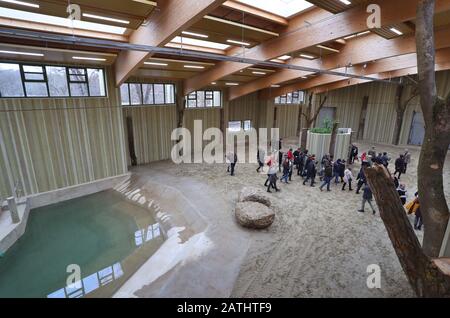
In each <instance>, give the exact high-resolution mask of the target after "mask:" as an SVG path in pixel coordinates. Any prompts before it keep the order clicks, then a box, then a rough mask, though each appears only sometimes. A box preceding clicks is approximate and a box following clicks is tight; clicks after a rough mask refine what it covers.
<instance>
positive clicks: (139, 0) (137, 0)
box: [133, 0, 158, 7]
mask: <svg viewBox="0 0 450 318" xmlns="http://www.w3.org/2000/svg"><path fill="white" fill-rule="evenodd" d="M133 1H134V2H139V3H143V4H148V5H149V6H153V7H156V6H157V5H158V4H157V3H156V2H155V1H150V0H133Z"/></svg>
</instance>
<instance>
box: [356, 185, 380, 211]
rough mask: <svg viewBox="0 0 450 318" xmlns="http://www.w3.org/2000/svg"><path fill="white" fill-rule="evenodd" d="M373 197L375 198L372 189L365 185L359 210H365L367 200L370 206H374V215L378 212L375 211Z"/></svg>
mask: <svg viewBox="0 0 450 318" xmlns="http://www.w3.org/2000/svg"><path fill="white" fill-rule="evenodd" d="M372 199H373V194H372V190H371V189H370V187H369V186H368V185H366V186H365V187H364V193H363V200H362V206H361V210H358V212H361V213H364V212H365V210H364V208H365V207H366V202H367V203H369V205H370V207H371V208H372V212H373V215H375V214H376V213H377V212H376V211H375V208H374V207H373V205H372Z"/></svg>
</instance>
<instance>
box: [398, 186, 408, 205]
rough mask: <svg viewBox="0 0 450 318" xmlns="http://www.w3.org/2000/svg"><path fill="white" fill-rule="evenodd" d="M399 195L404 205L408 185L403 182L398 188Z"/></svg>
mask: <svg viewBox="0 0 450 318" xmlns="http://www.w3.org/2000/svg"><path fill="white" fill-rule="evenodd" d="M397 192H398V195H399V197H400V201H401V202H402V205H405V204H406V193H407V191H406V186H405V185H404V184H401V185H400V186H399V187H398V189H397Z"/></svg>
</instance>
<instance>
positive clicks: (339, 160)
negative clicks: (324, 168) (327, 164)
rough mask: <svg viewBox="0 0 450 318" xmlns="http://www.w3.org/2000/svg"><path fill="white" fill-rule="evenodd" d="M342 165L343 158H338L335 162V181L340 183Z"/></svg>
mask: <svg viewBox="0 0 450 318" xmlns="http://www.w3.org/2000/svg"><path fill="white" fill-rule="evenodd" d="M340 166H341V159H338V160H337V161H336V162H335V163H334V164H333V176H334V183H336V184H338V183H339V170H340Z"/></svg>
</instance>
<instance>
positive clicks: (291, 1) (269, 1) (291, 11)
mask: <svg viewBox="0 0 450 318" xmlns="http://www.w3.org/2000/svg"><path fill="white" fill-rule="evenodd" d="M237 1H238V2H241V3H244V4H248V5H250V6H252V7H255V8H258V9H261V10H264V11H267V12H271V13H274V14H277V15H279V16H282V17H284V18H289V17H291V16H293V15H295V14H297V13H299V12H302V11H303V10H306V9H308V8H310V7H312V6H313V5H312V4H311V3H309V2H308V1H305V0H264V1H261V0H237Z"/></svg>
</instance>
